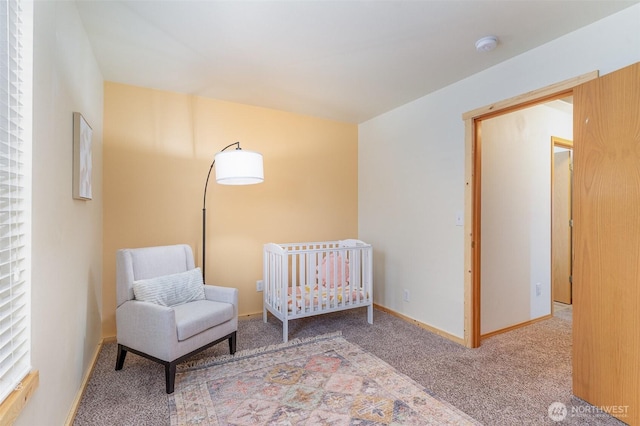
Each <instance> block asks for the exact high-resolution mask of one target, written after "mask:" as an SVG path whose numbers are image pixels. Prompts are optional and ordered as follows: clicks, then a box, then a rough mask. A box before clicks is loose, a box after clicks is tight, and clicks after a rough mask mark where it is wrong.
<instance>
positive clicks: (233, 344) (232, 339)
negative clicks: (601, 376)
mask: <svg viewBox="0 0 640 426" xmlns="http://www.w3.org/2000/svg"><path fill="white" fill-rule="evenodd" d="M236 335H237V332H235V331H234V332H233V333H231V337H229V352H230V353H231V355H233V354H235V353H236Z"/></svg>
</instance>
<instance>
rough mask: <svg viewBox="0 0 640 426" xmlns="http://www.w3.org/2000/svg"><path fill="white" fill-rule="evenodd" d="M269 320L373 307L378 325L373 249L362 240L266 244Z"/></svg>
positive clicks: (285, 331)
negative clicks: (374, 288) (270, 317)
mask: <svg viewBox="0 0 640 426" xmlns="http://www.w3.org/2000/svg"><path fill="white" fill-rule="evenodd" d="M263 253H264V260H263V280H264V309H263V318H264V322H267V311H268V312H271V313H272V314H273V315H274V316H275V317H277V318H278V319H280V321H282V340H283V341H284V342H286V341H287V340H288V338H289V327H288V321H289V320H293V319H298V318H304V317H309V316H313V315H320V314H325V313H328V312H336V311H342V310H345V309H353V308H359V307H363V306H367V321H368V322H369V324H373V250H372V248H371V245H370V244H366V243H364V242H362V241H360V240H342V241H327V242H316V243H292V244H274V243H269V244H265V245H264V250H263Z"/></svg>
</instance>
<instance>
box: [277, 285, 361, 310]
mask: <svg viewBox="0 0 640 426" xmlns="http://www.w3.org/2000/svg"><path fill="white" fill-rule="evenodd" d="M358 293H359V295H358ZM368 297H369V294H368V293H365V291H364V290H362V289H351V288H350V287H349V286H347V287H345V289H344V292H343V289H342V286H338V287H337V288H334V287H327V286H317V285H316V286H314V287H311V286H304V287H293V288H291V287H289V289H288V291H287V310H288V311H289V313H293V312H295V313H300V312H302V311H303V310H304V311H305V312H309V311H317V310H324V309H331V308H336V307H340V306H343V305H349V304H356V303H366V302H368ZM276 304H277V309H278V311H282V310H281V309H280V305H281V298H280V297H277V298H276Z"/></svg>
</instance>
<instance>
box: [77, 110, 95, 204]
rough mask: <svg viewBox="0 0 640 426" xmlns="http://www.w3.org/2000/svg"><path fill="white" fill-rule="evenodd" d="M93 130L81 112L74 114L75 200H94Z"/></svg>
mask: <svg viewBox="0 0 640 426" xmlns="http://www.w3.org/2000/svg"><path fill="white" fill-rule="evenodd" d="M92 137H93V129H92V128H91V126H89V123H87V121H86V120H85V118H84V117H83V116H82V114H81V113H79V112H74V113H73V198H74V199H76V200H91V198H92V191H91V189H92V188H91V185H92V176H91V173H92V166H93V164H92Z"/></svg>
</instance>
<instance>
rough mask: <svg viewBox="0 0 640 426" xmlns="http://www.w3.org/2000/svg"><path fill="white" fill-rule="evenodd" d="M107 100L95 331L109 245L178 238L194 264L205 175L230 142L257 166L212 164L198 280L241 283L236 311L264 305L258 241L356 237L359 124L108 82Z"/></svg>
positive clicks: (108, 297)
mask: <svg viewBox="0 0 640 426" xmlns="http://www.w3.org/2000/svg"><path fill="white" fill-rule="evenodd" d="M104 99H105V103H104V175H103V185H104V259H103V260H104V265H103V266H104V275H103V283H104V286H103V300H104V306H103V308H104V313H103V336H105V337H107V336H113V335H115V332H116V329H115V308H116V294H115V252H116V250H117V249H119V248H124V247H129V248H131V247H143V246H151V245H164V244H177V243H186V244H189V245H191V247H192V249H193V251H194V256H195V257H196V264H197V265H198V266H200V265H201V263H202V260H201V256H202V202H203V199H202V198H203V190H204V183H205V179H206V176H207V172H208V170H209V166H210V165H211V161H212V160H213V156H214V155H215V153H216V152H218V151H220V150H221V149H222V148H224V147H225V146H226V145H228V144H230V143H233V142H236V141H240V144H241V146H242V148H243V149H246V150H252V151H258V152H261V153H262V154H263V156H264V173H265V181H264V183H262V184H258V185H250V186H225V185H218V184H216V182H215V179H214V176H213V172H212V177H211V179H210V181H209V188H208V190H207V266H206V272H207V283H209V284H216V285H222V286H228V287H236V288H238V289H239V290H240V297H239V299H240V306H239V311H240V315H247V314H253V313H258V312H261V311H262V293H259V292H257V291H256V280H258V279H262V246H263V244H264V243H267V242H282V243H284V242H296V241H321V240H334V239H344V238H357V236H358V235H357V232H358V167H357V164H358V128H357V125H355V124H346V123H340V122H336V121H330V120H324V119H319V118H313V117H309V116H303V115H298V114H291V113H287V112H282V111H276V110H271V109H266V108H258V107H253V106H248V105H243V104H237V103H231V102H225V101H219V100H214V99H208V98H202V97H197V96H192V95H185V94H178V93H170V92H164V91H159V90H152V89H146V88H141V87H135V86H128V85H123V84H118V83H112V82H105V86H104ZM214 171H215V170H214Z"/></svg>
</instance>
